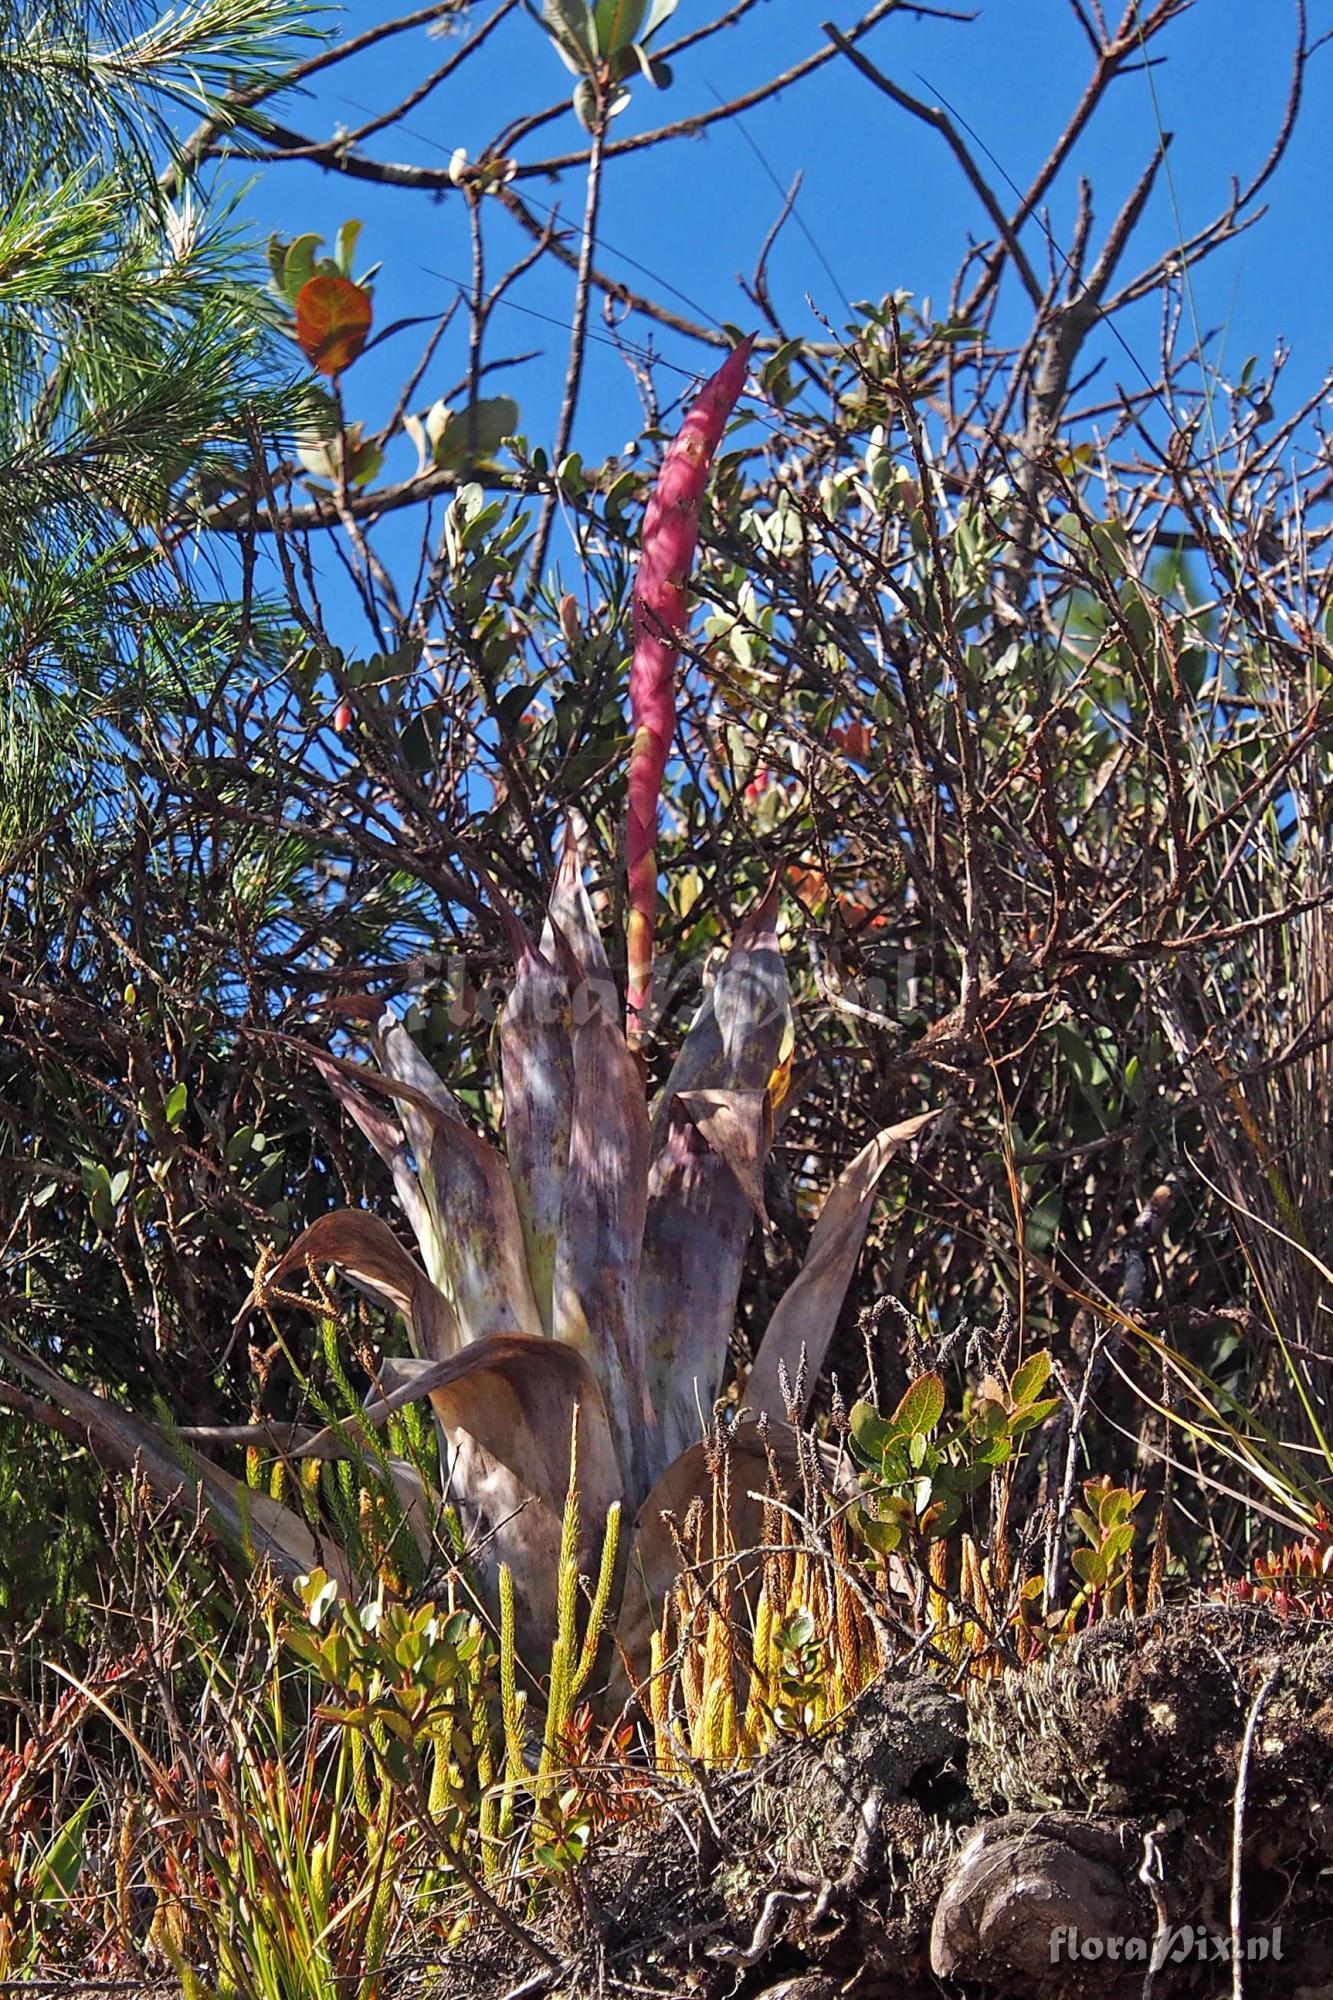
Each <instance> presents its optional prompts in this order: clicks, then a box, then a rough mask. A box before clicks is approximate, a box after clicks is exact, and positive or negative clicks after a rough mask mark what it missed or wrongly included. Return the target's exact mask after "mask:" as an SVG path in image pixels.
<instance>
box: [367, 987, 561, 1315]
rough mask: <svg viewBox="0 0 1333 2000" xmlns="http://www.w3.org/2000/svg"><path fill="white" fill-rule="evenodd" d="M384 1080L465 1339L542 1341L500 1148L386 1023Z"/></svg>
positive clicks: (440, 1281)
mask: <svg viewBox="0 0 1333 2000" xmlns="http://www.w3.org/2000/svg"><path fill="white" fill-rule="evenodd" d="M378 1045H379V1055H380V1062H381V1064H382V1066H383V1068H384V1071H385V1077H384V1079H383V1081H384V1082H385V1083H386V1084H388V1086H389V1088H390V1092H391V1094H392V1095H393V1096H394V1097H395V1098H396V1099H397V1100H398V1102H399V1104H400V1106H401V1109H402V1118H403V1125H404V1128H405V1130H406V1132H407V1135H408V1138H409V1140H410V1141H411V1145H412V1151H413V1153H414V1154H415V1156H416V1165H417V1178H418V1180H419V1181H420V1183H421V1188H422V1192H423V1194H424V1196H425V1200H426V1205H427V1207H428V1209H429V1210H430V1217H431V1224H432V1228H433V1231H434V1234H435V1238H436V1243H437V1251H438V1271H439V1275H438V1277H437V1276H436V1270H435V1268H434V1260H432V1263H431V1276H432V1278H434V1279H435V1282H436V1284H437V1285H438V1286H439V1289H440V1290H441V1291H442V1292H443V1293H444V1294H445V1296H446V1297H447V1298H448V1300H449V1301H450V1303H451V1305H452V1306H453V1308H454V1310H455V1312H456V1313H457V1315H458V1320H459V1325H460V1327H461V1329H462V1337H463V1339H464V1341H465V1342H466V1341H472V1340H483V1339H484V1338H485V1337H486V1335H487V1334H490V1333H540V1332H541V1331H542V1323H541V1317H540V1315H539V1313H538V1311H537V1304H536V1301H535V1299H534V1298H533V1295H532V1284H531V1281H530V1279H529V1277H528V1266H527V1258H526V1255H525V1253H524V1247H523V1231H522V1228H521V1226H520V1223H519V1218H518V1206H517V1203H516V1202H515V1199H514V1186H513V1182H512V1181H511V1180H510V1178H509V1172H508V1169H507V1167H506V1166H505V1163H504V1161H503V1159H502V1158H501V1156H500V1155H499V1153H497V1152H496V1150H495V1148H494V1146H491V1145H489V1144H488V1143H487V1141H486V1140H485V1139H482V1138H479V1137H478V1136H477V1134H476V1133H475V1132H474V1131H473V1130H472V1129H471V1127H470V1126H468V1125H466V1124H464V1122H463V1120H462V1118H461V1117H460V1115H459V1109H458V1105H457V1103H456V1101H455V1099H454V1098H453V1096H452V1095H451V1094H450V1092H449V1091H448V1090H446V1089H445V1087H444V1085H443V1084H442V1083H441V1082H440V1079H439V1078H438V1077H437V1076H436V1074H435V1071H434V1070H433V1069H432V1068H431V1065H430V1064H429V1063H428V1062H427V1060H426V1058H425V1056H424V1055H422V1053H421V1051H420V1049H418V1047H417V1045H416V1043H415V1042H414V1041H413V1040H412V1037H411V1036H410V1035H409V1034H408V1032H407V1030H406V1029H405V1028H404V1027H402V1026H401V1024H400V1023H399V1022H398V1021H396V1020H394V1019H392V1017H389V1016H386V1017H385V1019H384V1020H383V1021H382V1022H381V1023H380V1030H379V1036H378Z"/></svg>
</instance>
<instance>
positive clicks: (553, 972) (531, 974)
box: [500, 912, 574, 1334]
mask: <svg viewBox="0 0 1333 2000" xmlns="http://www.w3.org/2000/svg"><path fill="white" fill-rule="evenodd" d="M505 915H506V920H507V921H506V928H507V929H508V931H509V935H510V945H511V949H512V950H513V953H514V961H515V976H514V984H513V987H512V989H511V991H510V994H509V997H508V999H507V1000H506V1001H505V1004H504V1009H503V1011H502V1013H501V1015H500V1062H501V1069H502V1073H503V1077H504V1106H505V1117H504V1141H505V1156H506V1158H507V1159H508V1162H509V1174H510V1178H511V1180H512V1181H513V1184H514V1199H515V1202H516V1203H517V1206H518V1219H519V1226H520V1228H521V1229H522V1231H523V1247H524V1251H525V1253H526V1256H527V1264H528V1275H529V1277H530V1279H531V1282H532V1291H533V1297H534V1299H535V1301H536V1306H537V1312H538V1314H539V1316H540V1319H541V1325H542V1331H543V1332H544V1333H547V1334H549V1333H551V1332H552V1331H553V1329H554V1317H553V1308H552V1295H553V1291H554V1286H555V1263H556V1254H557V1250H558V1247H559V1242H560V1216H561V1211H562V1208H563V1204H564V1195H565V1176H566V1173H567V1171H568V1167H569V1139H570V1131H571V1128H572V1125H573V1120H574V1050H573V1042H572V1022H573V1014H572V1008H571V1004H570V993H569V981H568V979H567V978H566V977H565V975H564V973H563V972H561V971H559V970H558V969H557V968H556V967H555V966H553V965H552V964H551V963H550V962H549V960H548V959H547V958H546V957H544V955H543V954H542V953H541V952H539V951H538V950H537V947H536V946H535V945H534V944H533V942H532V939H531V938H530V937H529V936H528V933H527V931H526V930H525V929H524V928H523V926H522V925H521V924H520V923H519V922H518V920H517V919H516V918H514V917H512V916H509V915H508V913H507V912H506V913H505Z"/></svg>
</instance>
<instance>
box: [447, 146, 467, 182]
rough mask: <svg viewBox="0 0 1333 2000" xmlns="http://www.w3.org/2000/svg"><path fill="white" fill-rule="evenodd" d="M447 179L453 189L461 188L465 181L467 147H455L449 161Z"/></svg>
mask: <svg viewBox="0 0 1333 2000" xmlns="http://www.w3.org/2000/svg"><path fill="white" fill-rule="evenodd" d="M449 178H450V180H451V181H452V182H453V184H454V186H455V187H462V185H463V182H464V181H465V180H466V179H467V147H466V146H455V148H454V150H453V153H452V155H451V157H450V160H449Z"/></svg>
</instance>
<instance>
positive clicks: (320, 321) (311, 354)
mask: <svg viewBox="0 0 1333 2000" xmlns="http://www.w3.org/2000/svg"><path fill="white" fill-rule="evenodd" d="M369 332H370V294H369V292H364V291H362V289H361V287H360V285H354V284H352V282H351V280H350V279H348V278H334V277H320V278H309V279H307V280H306V282H305V284H304V285H302V287H301V289H300V291H299V292H298V293H297V294H296V338H297V340H298V341H299V343H300V347H301V352H302V354H304V356H305V358H306V360H307V361H308V362H309V363H310V364H311V366H312V367H314V368H318V370H319V372H320V374H321V375H341V374H342V372H343V369H344V368H349V367H350V366H351V364H352V363H353V362H354V361H355V360H356V357H357V355H358V354H359V353H360V352H361V350H362V348H363V347H364V346H365V344H366V335H367V334H368V333H369Z"/></svg>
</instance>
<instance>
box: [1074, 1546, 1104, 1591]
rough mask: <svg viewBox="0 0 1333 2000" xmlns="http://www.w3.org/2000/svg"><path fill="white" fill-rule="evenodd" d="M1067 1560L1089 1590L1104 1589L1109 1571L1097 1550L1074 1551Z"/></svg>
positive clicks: (1102, 1556)
mask: <svg viewBox="0 0 1333 2000" xmlns="http://www.w3.org/2000/svg"><path fill="white" fill-rule="evenodd" d="M1069 1560H1070V1562H1071V1563H1072V1564H1073V1565H1074V1569H1075V1570H1076V1572H1077V1573H1078V1575H1079V1576H1080V1577H1081V1578H1082V1579H1083V1581H1084V1583H1086V1584H1087V1585H1088V1586H1089V1588H1091V1589H1096V1590H1101V1589H1104V1588H1105V1585H1106V1580H1107V1578H1108V1576H1109V1575H1110V1571H1109V1569H1108V1568H1107V1565H1106V1558H1105V1556H1104V1555H1102V1553H1101V1551H1100V1550H1099V1549H1075V1550H1074V1553H1073V1555H1072V1556H1071V1557H1070V1558H1069Z"/></svg>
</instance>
